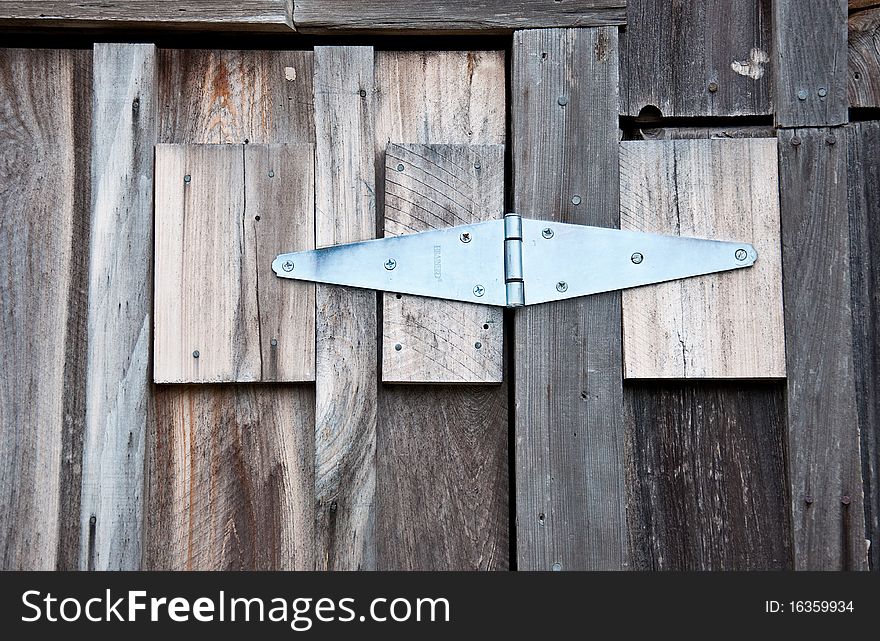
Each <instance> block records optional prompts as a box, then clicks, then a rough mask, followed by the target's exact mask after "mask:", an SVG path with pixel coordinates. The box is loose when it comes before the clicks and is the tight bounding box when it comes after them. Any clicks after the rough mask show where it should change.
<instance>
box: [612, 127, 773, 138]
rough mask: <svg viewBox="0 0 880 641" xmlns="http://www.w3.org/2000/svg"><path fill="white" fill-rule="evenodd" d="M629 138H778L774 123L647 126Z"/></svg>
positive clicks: (628, 136)
mask: <svg viewBox="0 0 880 641" xmlns="http://www.w3.org/2000/svg"><path fill="white" fill-rule="evenodd" d="M626 136H627V140H630V139H631V140H680V139H688V138H690V139H699V138H704V139H708V140H727V139H732V138H733V139H736V138H776V129H775V128H774V127H773V126H772V125H734V126H732V127H645V128H642V129H636V130H630V131H628V132H627V133H626Z"/></svg>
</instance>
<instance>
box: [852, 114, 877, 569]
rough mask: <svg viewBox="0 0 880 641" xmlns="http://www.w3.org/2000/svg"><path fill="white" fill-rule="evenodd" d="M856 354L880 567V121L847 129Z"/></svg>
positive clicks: (871, 529) (870, 521)
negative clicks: (878, 383)
mask: <svg viewBox="0 0 880 641" xmlns="http://www.w3.org/2000/svg"><path fill="white" fill-rule="evenodd" d="M846 140H847V168H848V176H847V184H848V192H849V220H850V259H851V261H852V305H853V308H852V311H853V345H854V348H853V354H854V358H855V382H856V403H857V410H858V418H859V431H860V432H859V433H860V437H861V453H862V479H863V482H864V491H865V522H866V525H867V532H866V534H867V538H868V540H869V541H870V542H871V547H870V550H869V552H870V561H871V566H872V568H873V569H875V570H877V569H880V391H878V387H877V381H878V380H880V339H878V336H877V328H878V327H880V122H876V121H875V122H860V123H853V124H852V125H850V126H849V127H847V132H846Z"/></svg>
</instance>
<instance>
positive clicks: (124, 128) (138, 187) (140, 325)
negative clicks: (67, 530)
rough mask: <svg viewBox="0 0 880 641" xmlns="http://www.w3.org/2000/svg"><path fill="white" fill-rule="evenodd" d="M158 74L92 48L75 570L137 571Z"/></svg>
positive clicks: (132, 58)
mask: <svg viewBox="0 0 880 641" xmlns="http://www.w3.org/2000/svg"><path fill="white" fill-rule="evenodd" d="M156 72H157V65H156V47H155V46H153V45H149V44H101V43H99V44H96V45H95V48H94V62H93V77H94V85H93V87H94V112H93V116H92V117H93V120H92V132H93V138H92V140H93V149H92V172H91V184H92V207H91V233H90V247H89V311H88V334H89V339H88V357H87V369H86V391H85V396H86V425H85V433H84V435H83V472H82V504H81V505H82V508H81V516H80V558H79V567H80V569H82V570H86V569H96V570H136V569H138V568H140V564H141V547H142V546H141V541H142V537H141V532H142V526H143V496H144V491H143V484H144V442H145V439H146V431H147V407H148V403H149V397H150V393H149V387H150V368H149V363H150V350H151V346H152V345H151V343H152V341H151V335H152V331H151V330H152V318H151V312H152V307H153V305H152V301H153V296H152V280H153V279H152V270H151V267H152V264H153V145H154V144H155V142H156V123H157V117H158V110H157V104H158V95H157V73H156Z"/></svg>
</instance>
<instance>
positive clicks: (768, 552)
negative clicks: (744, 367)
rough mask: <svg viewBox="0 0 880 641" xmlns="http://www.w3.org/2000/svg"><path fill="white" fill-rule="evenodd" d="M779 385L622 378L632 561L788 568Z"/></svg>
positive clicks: (661, 565)
mask: <svg viewBox="0 0 880 641" xmlns="http://www.w3.org/2000/svg"><path fill="white" fill-rule="evenodd" d="M782 388H783V384H782V383H770V384H767V383H763V384H757V383H744V382H737V383H733V384H732V383H730V382H715V381H706V382H700V383H697V382H688V383H669V382H662V383H649V382H643V381H639V382H631V383H629V384H628V385H627V386H626V388H625V395H624V396H625V399H626V412H627V424H628V425H627V428H628V429H627V434H629V436H630V439H631V443H630V444H629V448H628V449H629V452H630V457H631V463H630V465H629V467H628V470H629V476H630V478H629V485H630V501H629V505H628V508H627V515H628V519H629V532H630V538H631V541H632V554H633V568H634V569H638V570H769V569H791V533H790V527H789V521H788V517H787V512H788V499H787V487H786V483H785V458H784V451H785V449H784V439H785V405H784V402H783V389H782Z"/></svg>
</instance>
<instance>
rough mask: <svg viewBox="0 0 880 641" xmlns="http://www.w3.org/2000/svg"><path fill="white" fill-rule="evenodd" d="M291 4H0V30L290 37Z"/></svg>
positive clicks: (264, 0) (10, 0)
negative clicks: (248, 33) (161, 31)
mask: <svg viewBox="0 0 880 641" xmlns="http://www.w3.org/2000/svg"><path fill="white" fill-rule="evenodd" d="M290 5H291V0H241V1H240V2H234V3H227V2H216V1H213V0H184V1H182V2H181V1H179V0H149V1H147V0H118V1H114V0H104V1H102V2H94V1H89V0H75V1H74V2H64V1H60V2H59V1H54V2H53V1H49V2H46V1H44V0H0V26H7V27H63V28H70V29H87V28H91V29H115V28H122V29H189V30H200V31H260V32H272V31H280V32H284V31H287V32H289V31H291V29H292V26H293V23H292V20H291V16H290V11H291V6H290Z"/></svg>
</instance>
